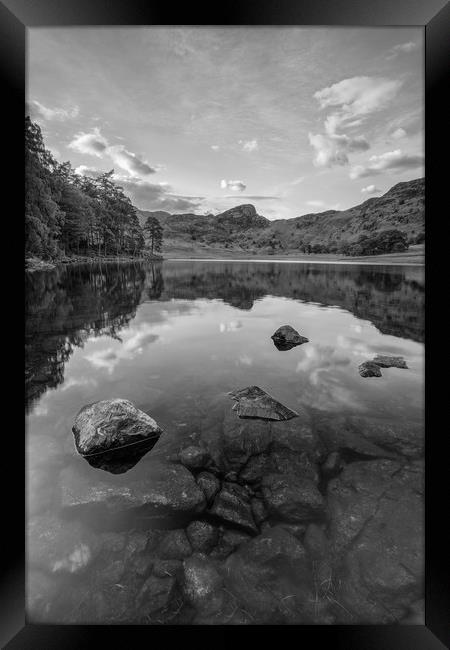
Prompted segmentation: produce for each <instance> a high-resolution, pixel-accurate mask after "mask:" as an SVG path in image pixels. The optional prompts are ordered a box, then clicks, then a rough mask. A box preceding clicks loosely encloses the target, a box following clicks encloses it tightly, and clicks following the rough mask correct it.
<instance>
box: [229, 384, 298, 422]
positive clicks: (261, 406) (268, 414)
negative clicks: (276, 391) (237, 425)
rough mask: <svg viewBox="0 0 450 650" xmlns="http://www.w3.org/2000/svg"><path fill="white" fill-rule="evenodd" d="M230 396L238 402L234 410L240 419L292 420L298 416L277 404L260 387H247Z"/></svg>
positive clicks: (282, 405)
mask: <svg viewBox="0 0 450 650" xmlns="http://www.w3.org/2000/svg"><path fill="white" fill-rule="evenodd" d="M230 396H231V397H232V399H234V400H235V401H236V404H234V406H233V410H234V411H236V413H237V414H238V416H239V417H240V418H261V419H263V420H290V419H291V418H295V417H297V416H298V413H296V412H295V411H293V410H292V409H290V408H288V407H287V406H284V404H281V403H280V402H277V400H276V399H274V398H273V397H272V396H271V395H269V393H266V391H264V390H262V389H261V388H259V387H258V386H247V388H242V389H240V390H235V391H233V392H231V393H230Z"/></svg>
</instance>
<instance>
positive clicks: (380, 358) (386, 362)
mask: <svg viewBox="0 0 450 650" xmlns="http://www.w3.org/2000/svg"><path fill="white" fill-rule="evenodd" d="M373 363H376V364H377V366H380V368H404V369H408V366H407V365H406V361H405V360H404V358H403V357H388V356H384V355H382V354H379V355H377V356H376V357H375V358H374V359H373Z"/></svg>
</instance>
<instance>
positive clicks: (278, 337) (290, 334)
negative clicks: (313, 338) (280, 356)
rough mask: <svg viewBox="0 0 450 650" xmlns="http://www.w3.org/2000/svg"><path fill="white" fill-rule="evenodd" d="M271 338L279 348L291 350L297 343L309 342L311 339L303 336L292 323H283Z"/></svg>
mask: <svg viewBox="0 0 450 650" xmlns="http://www.w3.org/2000/svg"><path fill="white" fill-rule="evenodd" d="M270 338H271V339H272V341H273V342H274V344H275V346H276V348H277V349H278V350H291V349H292V348H294V347H296V346H297V345H302V344H303V343H308V342H309V339H307V338H306V337H305V336H301V335H300V334H299V333H298V332H297V330H295V329H294V328H293V327H291V326H290V325H282V326H281V327H279V328H278V329H277V331H276V332H275V333H274V334H272V336H271V337H270Z"/></svg>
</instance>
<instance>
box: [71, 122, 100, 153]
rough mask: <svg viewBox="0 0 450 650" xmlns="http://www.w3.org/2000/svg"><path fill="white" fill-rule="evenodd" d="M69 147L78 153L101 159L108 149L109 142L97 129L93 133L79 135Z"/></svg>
mask: <svg viewBox="0 0 450 650" xmlns="http://www.w3.org/2000/svg"><path fill="white" fill-rule="evenodd" d="M68 146H69V148H70V149H73V150H74V151H77V152H78V153H84V154H88V155H89V156H97V157H98V158H101V157H102V156H103V154H104V153H105V151H106V149H107V148H108V141H107V139H106V138H105V137H103V135H102V134H101V133H100V129H99V128H98V127H95V128H94V129H93V131H92V133H84V132H80V133H77V135H76V136H75V137H74V139H73V140H72V141H71V142H69V145H68Z"/></svg>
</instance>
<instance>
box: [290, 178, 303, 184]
mask: <svg viewBox="0 0 450 650" xmlns="http://www.w3.org/2000/svg"><path fill="white" fill-rule="evenodd" d="M304 180H305V177H304V176H299V177H298V178H294V180H293V181H291V182H290V183H289V185H299V184H300V183H303V181H304Z"/></svg>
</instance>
